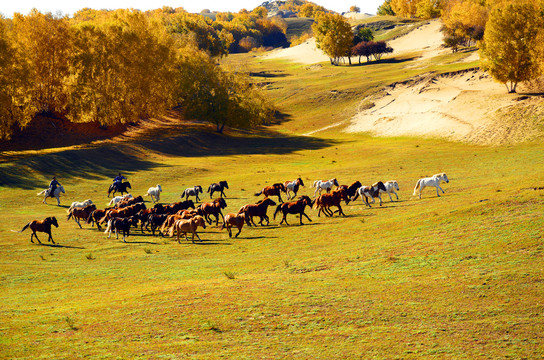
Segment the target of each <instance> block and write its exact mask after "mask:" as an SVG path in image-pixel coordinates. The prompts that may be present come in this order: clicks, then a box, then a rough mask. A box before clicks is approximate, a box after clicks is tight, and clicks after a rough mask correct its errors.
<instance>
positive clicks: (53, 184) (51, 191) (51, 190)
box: [47, 176, 60, 197]
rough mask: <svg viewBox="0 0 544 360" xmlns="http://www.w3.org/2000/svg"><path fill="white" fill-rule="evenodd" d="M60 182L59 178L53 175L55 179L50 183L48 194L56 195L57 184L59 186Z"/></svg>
mask: <svg viewBox="0 0 544 360" xmlns="http://www.w3.org/2000/svg"><path fill="white" fill-rule="evenodd" d="M59 185H60V183H59V182H58V181H57V178H56V177H54V176H53V180H51V182H50V183H49V189H48V193H47V196H51V197H54V194H55V190H57V186H59Z"/></svg>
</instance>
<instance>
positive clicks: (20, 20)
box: [0, 8, 285, 139]
mask: <svg viewBox="0 0 544 360" xmlns="http://www.w3.org/2000/svg"><path fill="white" fill-rule="evenodd" d="M265 15H266V14H262V13H261V14H259V13H247V12H246V13H243V14H241V15H240V18H239V20H237V21H233V20H234V19H231V21H225V22H221V21H219V22H217V23H216V24H215V22H212V21H211V20H209V19H206V18H204V17H203V16H199V15H194V14H189V13H187V12H185V11H183V9H172V8H162V9H157V10H155V11H150V12H145V13H144V12H141V11H138V10H128V9H124V10H116V11H105V10H91V9H83V10H81V11H79V12H77V13H76V14H74V16H73V17H71V18H70V17H67V16H54V15H52V14H51V13H45V14H44V13H40V12H39V11H37V10H32V11H31V12H30V13H29V14H28V15H21V14H18V13H15V14H14V16H13V18H12V19H0V139H9V138H10V136H11V134H12V133H13V131H14V129H16V128H24V127H25V126H26V125H27V124H29V122H30V121H31V120H32V118H33V117H34V116H35V115H36V114H47V115H51V116H56V117H60V118H64V119H68V120H70V121H73V122H90V121H95V122H97V123H99V124H100V125H101V126H109V125H113V124H116V123H126V122H133V121H136V120H138V119H140V118H149V117H155V116H160V115H163V114H164V113H165V112H166V111H167V110H168V109H170V108H172V107H176V106H179V107H180V108H181V109H182V110H183V111H184V113H185V115H186V116H187V117H192V118H198V119H204V120H208V121H210V122H213V123H215V124H216V125H217V130H218V131H223V128H224V126H225V125H230V126H239V127H248V126H253V125H255V124H262V123H266V122H267V121H268V120H269V119H270V117H271V114H272V112H273V109H272V106H271V105H270V103H269V102H268V101H267V99H266V98H265V96H264V93H263V91H261V90H260V89H259V88H257V87H255V86H253V85H252V84H251V82H250V80H249V78H248V76H246V75H244V74H241V73H237V72H232V71H228V70H227V69H225V68H224V67H223V66H221V65H219V59H220V58H221V57H222V56H225V55H226V54H228V53H229V51H231V50H236V49H233V47H239V46H241V45H240V40H242V39H243V38H244V37H247V36H246V35H247V34H249V33H251V34H252V35H253V37H254V38H256V39H258V41H262V42H263V44H266V43H269V44H272V45H275V44H276V43H275V41H276V40H274V39H278V38H279V39H280V40H279V41H280V42H281V41H283V40H284V39H285V36H283V38H282V37H281V36H277V35H274V34H275V33H277V32H280V33H282V34H284V29H283V28H282V27H281V25H278V24H276V23H275V20H273V19H266V18H265V17H264V16H265ZM243 21H245V22H246V25H243V24H241V22H243Z"/></svg>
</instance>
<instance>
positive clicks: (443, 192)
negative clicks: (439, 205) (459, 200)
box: [438, 184, 446, 194]
mask: <svg viewBox="0 0 544 360" xmlns="http://www.w3.org/2000/svg"><path fill="white" fill-rule="evenodd" d="M438 188H439V189H440V190H442V194H445V193H446V192H445V191H444V189H442V188H441V187H440V184H439V185H438Z"/></svg>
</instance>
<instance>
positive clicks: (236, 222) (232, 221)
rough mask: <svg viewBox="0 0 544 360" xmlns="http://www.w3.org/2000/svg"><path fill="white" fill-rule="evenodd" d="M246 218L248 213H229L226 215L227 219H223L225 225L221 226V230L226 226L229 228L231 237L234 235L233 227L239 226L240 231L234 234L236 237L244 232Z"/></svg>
mask: <svg viewBox="0 0 544 360" xmlns="http://www.w3.org/2000/svg"><path fill="white" fill-rule="evenodd" d="M245 219H246V215H245V214H244V213H242V214H240V213H238V214H232V213H231V214H227V215H225V219H224V220H223V225H221V227H220V228H219V230H223V229H224V228H227V231H228V232H229V237H232V230H231V229H232V228H233V227H235V226H236V227H237V228H238V232H237V233H236V235H234V237H235V238H237V237H238V235H240V233H241V232H242V228H243V227H244V221H245Z"/></svg>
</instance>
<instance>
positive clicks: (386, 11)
mask: <svg viewBox="0 0 544 360" xmlns="http://www.w3.org/2000/svg"><path fill="white" fill-rule="evenodd" d="M377 13H378V15H382V16H385V15H392V16H395V12H394V11H393V9H392V8H391V0H385V1H384V2H383V4H381V5H380V6H379V7H378V11H377Z"/></svg>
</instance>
